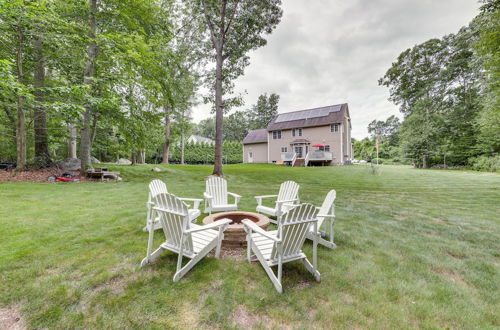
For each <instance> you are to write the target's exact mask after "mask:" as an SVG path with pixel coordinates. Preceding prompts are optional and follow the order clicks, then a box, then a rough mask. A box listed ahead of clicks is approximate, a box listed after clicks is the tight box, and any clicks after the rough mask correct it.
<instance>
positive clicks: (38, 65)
mask: <svg viewBox="0 0 500 330" xmlns="http://www.w3.org/2000/svg"><path fill="white" fill-rule="evenodd" d="M33 51H34V58H35V72H34V76H33V78H34V80H33V82H34V87H35V113H34V115H35V116H34V120H33V122H34V130H35V157H39V158H40V159H42V160H43V163H44V164H48V163H50V162H51V161H50V155H49V142H48V137H47V114H46V112H45V107H44V106H43V104H42V103H43V100H44V95H43V94H44V92H43V91H42V90H41V89H42V88H43V87H44V86H45V64H44V58H43V42H42V39H41V38H40V37H38V38H35V39H34V41H33Z"/></svg>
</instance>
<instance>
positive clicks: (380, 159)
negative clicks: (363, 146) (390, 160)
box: [371, 158, 384, 165]
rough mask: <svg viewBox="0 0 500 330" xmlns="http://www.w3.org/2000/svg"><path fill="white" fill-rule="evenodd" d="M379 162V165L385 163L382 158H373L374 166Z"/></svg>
mask: <svg viewBox="0 0 500 330" xmlns="http://www.w3.org/2000/svg"><path fill="white" fill-rule="evenodd" d="M377 160H378V164H379V165H380V164H383V163H384V159H382V158H373V159H372V161H371V162H372V164H373V165H376V164H377Z"/></svg>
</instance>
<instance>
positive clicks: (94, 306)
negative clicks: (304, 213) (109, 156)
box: [0, 165, 500, 329]
mask: <svg viewBox="0 0 500 330" xmlns="http://www.w3.org/2000/svg"><path fill="white" fill-rule="evenodd" d="M152 167H153V166H149V165H144V166H135V167H132V166H111V168H112V169H113V170H118V171H120V172H121V173H122V176H123V178H124V181H123V182H120V183H79V184H57V185H54V184H34V183H3V184H2V183H0V239H1V241H0V307H2V306H3V307H7V306H16V307H17V308H18V309H19V310H20V312H21V314H22V315H23V317H24V318H25V320H26V322H27V324H29V326H30V327H33V328H124V327H127V328H151V327H153V328H154V327H156V328H162V327H172V328H178V327H190V328H194V327H197V328H203V327H205V328H219V327H220V328H244V327H249V326H253V327H262V328H267V327H271V328H282V327H289V328H308V327H316V328H327V327H328V328H330V327H337V328H346V329H352V328H407V327H422V328H448V327H449V328H497V327H500V314H499V313H498V311H499V310H500V276H499V275H500V274H499V273H500V258H499V257H500V221H499V214H500V176H499V175H496V174H490V173H473V172H462V171H441V170H416V169H411V168H407V167H391V166H382V167H381V168H380V170H379V172H378V173H376V174H373V173H372V172H371V170H370V167H368V166H344V167H322V168H290V167H281V166H277V165H230V166H226V167H225V174H226V175H227V179H228V181H229V187H230V190H231V191H233V192H235V193H238V194H241V195H243V196H244V197H243V199H242V202H241V208H242V209H243V210H250V211H251V210H254V209H255V205H256V204H255V199H254V198H253V197H252V196H255V195H262V194H270V193H275V192H276V191H277V189H278V187H279V184H280V183H281V182H282V181H285V180H290V179H293V180H295V181H297V182H298V183H299V184H300V186H301V188H300V189H301V190H300V197H301V200H302V201H304V202H311V203H314V204H316V205H319V204H320V203H321V202H322V199H323V197H324V195H325V194H326V193H327V191H328V190H330V189H332V188H333V189H336V190H337V202H336V206H337V208H336V214H337V220H336V227H335V228H336V243H337V245H338V248H337V249H336V250H329V249H326V248H324V247H319V253H318V265H319V271H320V272H321V275H322V281H321V283H316V282H314V281H313V278H312V276H310V275H309V273H308V272H307V271H306V270H305V269H304V268H303V266H302V264H301V263H298V262H297V263H290V264H286V266H285V267H284V275H283V276H284V281H283V286H284V293H283V294H282V295H280V294H278V293H277V292H276V291H275V289H274V287H273V285H272V283H271V281H270V280H269V279H268V277H267V275H266V274H265V272H264V270H263V268H262V267H261V266H260V264H258V263H252V264H248V263H247V262H246V261H245V260H216V259H213V258H206V259H204V260H203V261H201V262H200V263H199V264H198V265H197V266H195V268H194V269H193V270H191V271H190V272H189V273H188V274H187V275H186V276H185V277H184V278H183V279H182V280H181V281H180V282H177V283H174V282H172V277H173V274H174V270H175V263H176V260H177V258H176V255H174V254H173V253H165V254H164V255H163V256H162V257H161V258H160V260H158V262H156V263H154V264H152V265H149V266H147V267H145V268H143V269H140V268H139V267H138V265H139V262H140V261H141V259H142V258H143V257H144V255H145V250H146V244H147V234H146V233H144V232H142V227H143V226H144V224H145V215H146V209H145V206H146V199H147V184H148V183H149V181H150V180H151V179H153V178H160V179H162V180H164V181H165V182H166V183H167V185H168V187H169V190H170V191H171V192H173V193H174V194H178V195H180V196H184V197H201V196H202V192H203V191H204V178H205V177H206V176H207V175H209V174H210V172H211V167H210V166H181V165H172V166H160V167H161V168H163V169H164V172H161V173H154V172H151V168H152ZM160 235H161V233H160V232H158V233H157V238H158V239H157V240H156V241H155V243H158V242H159V239H160V237H161V236H160ZM305 252H306V254H309V255H310V254H311V244H310V243H309V242H308V243H306V246H305ZM0 328H1V325H0Z"/></svg>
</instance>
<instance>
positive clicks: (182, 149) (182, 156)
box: [181, 134, 185, 164]
mask: <svg viewBox="0 0 500 330" xmlns="http://www.w3.org/2000/svg"><path fill="white" fill-rule="evenodd" d="M184 148H185V142H184V134H181V164H184Z"/></svg>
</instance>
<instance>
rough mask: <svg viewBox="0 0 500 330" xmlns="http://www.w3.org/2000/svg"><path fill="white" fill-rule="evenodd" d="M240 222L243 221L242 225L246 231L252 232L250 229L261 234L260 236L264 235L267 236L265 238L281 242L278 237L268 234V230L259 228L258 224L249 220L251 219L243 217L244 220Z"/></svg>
mask: <svg viewBox="0 0 500 330" xmlns="http://www.w3.org/2000/svg"><path fill="white" fill-rule="evenodd" d="M242 223H243V225H244V226H245V230H246V231H247V232H252V231H254V232H256V233H257V234H259V235H262V236H264V237H267V238H269V239H271V240H273V241H275V242H281V240H280V239H279V238H278V237H276V236H274V235H272V234H270V233H269V232H267V231H265V230H264V229H262V228H260V227H259V226H257V225H256V224H255V222H253V221H251V220H248V219H244V220H243V221H242Z"/></svg>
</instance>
